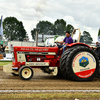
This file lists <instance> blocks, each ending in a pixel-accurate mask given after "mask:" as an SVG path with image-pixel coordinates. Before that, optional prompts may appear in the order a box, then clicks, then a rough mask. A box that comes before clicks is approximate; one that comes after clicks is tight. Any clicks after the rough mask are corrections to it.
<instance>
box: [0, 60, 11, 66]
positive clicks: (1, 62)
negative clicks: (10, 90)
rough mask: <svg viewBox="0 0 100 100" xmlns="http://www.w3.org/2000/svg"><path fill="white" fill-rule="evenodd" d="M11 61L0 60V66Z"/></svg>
mask: <svg viewBox="0 0 100 100" xmlns="http://www.w3.org/2000/svg"><path fill="white" fill-rule="evenodd" d="M11 63H12V62H10V61H0V66H4V65H7V64H11Z"/></svg>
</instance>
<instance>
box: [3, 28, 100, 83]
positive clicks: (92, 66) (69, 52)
mask: <svg viewBox="0 0 100 100" xmlns="http://www.w3.org/2000/svg"><path fill="white" fill-rule="evenodd" d="M76 30H79V29H75V30H74V32H73V33H72V37H73V34H74V33H75V31H76ZM80 36H81V32H80V30H79V38H78V42H77V43H72V44H69V45H68V46H67V49H66V50H65V52H64V53H63V54H62V51H61V52H60V53H59V56H57V53H58V50H59V48H58V47H19V46H15V47H13V50H12V52H13V62H12V66H4V72H11V73H12V74H13V75H19V76H20V77H21V78H22V79H24V80H29V79H31V78H32V77H33V74H34V73H33V68H40V69H41V70H43V71H44V72H46V73H49V74H53V75H63V76H64V77H65V78H66V79H71V80H73V81H90V80H92V79H93V78H94V77H95V76H96V74H97V73H98V70H99V60H98V57H97V55H96V53H95V52H94V50H92V48H91V47H90V46H88V45H87V44H84V43H79V41H80ZM36 44H37V42H36Z"/></svg>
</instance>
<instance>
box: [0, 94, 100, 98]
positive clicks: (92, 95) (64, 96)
mask: <svg viewBox="0 0 100 100" xmlns="http://www.w3.org/2000/svg"><path fill="white" fill-rule="evenodd" d="M33 98H34V99H36V100H40V99H42V100H47V99H49V100H52V99H60V100H61V99H74V100H75V98H77V99H85V100H98V99H99V98H100V93H25V94H24V93H12V94H0V100H1V99H2V100H6V99H9V100H12V99H18V100H20V99H21V100H22V99H23V100H25V99H33Z"/></svg>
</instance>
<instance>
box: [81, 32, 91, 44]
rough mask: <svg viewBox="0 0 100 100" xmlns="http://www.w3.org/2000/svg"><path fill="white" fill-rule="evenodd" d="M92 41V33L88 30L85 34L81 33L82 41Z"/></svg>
mask: <svg viewBox="0 0 100 100" xmlns="http://www.w3.org/2000/svg"><path fill="white" fill-rule="evenodd" d="M92 41H93V39H92V37H91V35H90V33H89V32H87V31H84V32H83V35H81V38H80V42H83V43H87V44H88V43H92Z"/></svg>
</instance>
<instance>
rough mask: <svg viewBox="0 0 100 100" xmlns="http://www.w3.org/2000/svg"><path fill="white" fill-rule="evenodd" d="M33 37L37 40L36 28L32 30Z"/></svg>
mask: <svg viewBox="0 0 100 100" xmlns="http://www.w3.org/2000/svg"><path fill="white" fill-rule="evenodd" d="M31 35H32V38H33V39H34V40H35V36H36V29H35V28H34V29H33V30H31Z"/></svg>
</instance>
